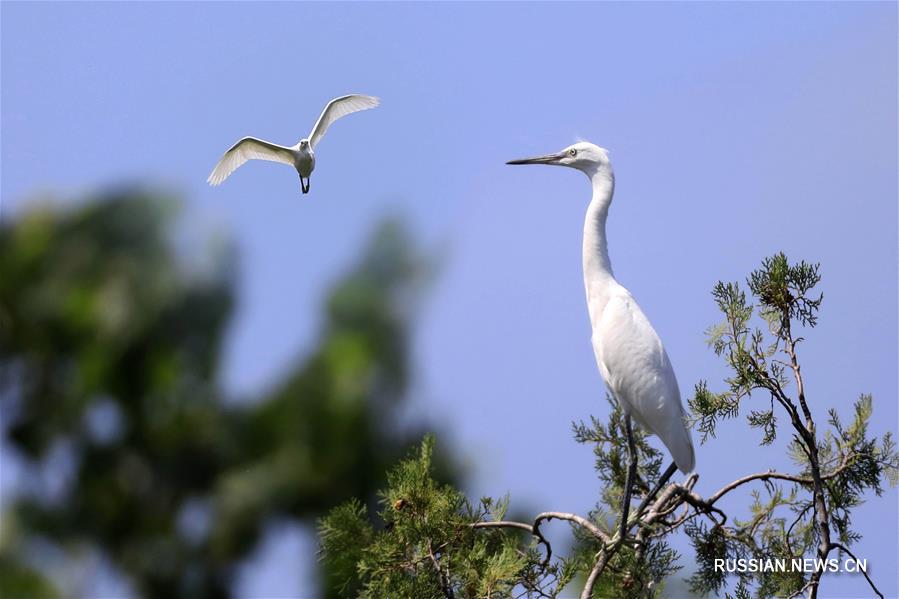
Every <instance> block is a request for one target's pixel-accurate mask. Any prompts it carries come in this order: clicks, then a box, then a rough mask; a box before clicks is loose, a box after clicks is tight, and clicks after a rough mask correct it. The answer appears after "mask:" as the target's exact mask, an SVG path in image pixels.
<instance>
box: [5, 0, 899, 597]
mask: <svg viewBox="0 0 899 599" xmlns="http://www.w3.org/2000/svg"><path fill="white" fill-rule="evenodd" d="M896 22H897V6H896V4H895V3H886V2H885V3H867V4H864V3H848V2H847V3H836V2H834V3H789V4H773V3H726V4H725V3H717V4H713V3H680V4H656V3H636V4H546V3H531V4H506V3H502V4H480V3H469V4H374V3H372V4H368V3H366V4H289V3H278V4H261V5H260V4H248V3H225V4H223V3H191V4H174V3H172V4H169V3H139V4H131V3H127V4H124V3H123V4H106V3H102V4H59V3H54V4H30V3H29V4H25V3H9V2H4V3H3V4H2V38H3V41H2V83H3V85H2V92H0V101H2V187H0V191H2V195H0V198H2V206H0V216H2V218H10V216H11V215H14V214H16V213H17V212H19V211H21V210H22V209H24V208H25V207H27V205H28V203H29V202H30V201H33V198H35V197H37V195H38V194H40V193H42V192H50V193H52V194H54V195H57V196H59V197H61V198H63V201H74V200H76V199H77V198H78V197H80V196H81V194H82V193H83V192H87V191H90V190H93V189H97V188H100V187H102V186H105V185H108V184H113V183H121V182H131V181H148V182H153V183H154V184H162V185H166V186H170V187H171V188H174V189H175V190H177V191H179V192H181V193H183V194H184V195H185V197H186V198H187V199H188V208H187V215H188V220H189V221H190V223H189V224H190V227H191V229H190V230H191V231H194V232H198V231H199V232H205V233H208V232H210V231H221V232H225V233H228V234H230V235H233V237H234V238H235V239H236V241H237V243H238V245H239V249H240V251H241V269H240V272H241V276H240V301H239V307H238V312H237V321H236V323H235V326H234V328H233V331H232V333H231V336H230V340H229V344H228V354H227V359H226V365H227V375H226V380H225V383H226V384H227V385H228V387H229V388H230V389H232V390H233V391H234V392H235V393H238V394H241V393H252V392H254V391H256V390H259V389H261V388H264V387H265V386H266V385H267V384H271V383H272V382H273V380H275V378H276V377H277V376H278V374H279V373H281V372H283V370H284V368H285V367H286V365H287V364H288V363H290V361H291V360H293V359H294V358H295V357H296V356H297V355H298V354H302V352H303V351H304V349H305V348H307V347H309V345H310V344H311V343H312V342H313V341H314V339H315V334H316V331H317V326H318V324H319V322H318V320H317V319H318V314H319V309H318V307H319V305H320V302H321V300H322V297H323V293H324V292H325V291H326V289H327V287H328V285H329V284H330V283H331V282H332V281H333V280H334V279H335V278H336V277H337V276H338V275H339V273H340V272H342V269H343V268H345V267H346V266H347V265H348V264H349V263H350V262H351V261H352V260H353V259H354V257H355V256H356V255H357V253H358V251H359V249H360V247H361V245H362V244H363V243H364V242H365V240H366V239H367V237H368V234H369V232H370V231H371V229H372V227H373V225H374V223H376V222H377V221H378V220H379V219H380V218H381V216H382V215H384V214H385V213H393V214H400V215H402V216H404V217H405V218H406V219H407V221H408V222H409V224H410V225H411V227H412V228H413V230H414V231H415V234H416V237H417V239H418V240H420V242H421V243H422V244H424V245H425V246H427V247H432V248H439V249H440V251H442V252H444V253H445V256H446V258H445V261H444V266H443V270H442V273H441V276H440V278H439V279H438V280H437V282H436V283H435V285H434V287H433V288H432V290H431V293H430V295H429V296H428V298H427V301H426V303H425V305H424V308H423V310H422V312H421V314H420V315H419V318H418V327H417V333H416V346H415V347H416V365H417V368H418V370H417V372H418V376H417V380H416V384H415V386H416V392H415V393H414V398H415V399H414V402H415V403H414V406H413V407H412V412H413V413H414V415H416V416H418V417H422V418H427V419H430V420H431V421H433V422H435V423H440V424H441V426H442V427H444V428H446V429H448V431H449V432H450V436H449V438H446V439H445V441H444V442H448V443H452V444H453V445H454V446H455V447H456V448H457V449H458V450H459V451H460V452H461V453H462V455H464V456H466V458H467V459H468V461H469V463H470V465H471V467H472V472H473V477H472V480H471V484H470V486H469V491H470V493H471V494H472V496H475V497H477V496H480V495H484V494H489V495H501V494H504V493H506V492H507V491H508V492H510V493H511V494H512V497H513V507H514V506H515V505H518V506H520V507H521V508H522V509H564V510H571V511H580V512H584V511H586V510H587V509H589V507H590V506H592V504H593V503H594V501H595V497H596V495H597V493H598V490H599V486H598V482H597V481H596V479H595V478H594V477H593V476H592V474H591V467H592V456H591V454H590V451H589V448H585V447H581V446H578V445H576V444H575V443H574V442H573V441H572V440H571V436H570V423H571V421H572V420H574V419H581V418H586V417H588V416H589V415H590V414H591V413H592V414H598V415H600V416H602V415H604V414H605V413H606V405H605V403H604V402H603V400H602V398H603V394H604V391H603V386H602V381H601V379H600V377H599V374H598V372H597V370H596V366H595V363H594V359H593V355H592V350H591V346H590V330H589V321H588V318H587V312H586V307H585V304H584V292H583V286H582V275H581V265H580V255H581V254H580V252H581V232H582V222H583V215H584V210H585V208H586V205H587V202H588V201H589V194H590V189H589V186H588V184H587V181H586V179H585V178H584V177H583V176H582V175H580V174H579V173H576V172H574V171H568V170H564V169H549V168H538V167H532V168H527V169H525V168H522V167H515V168H513V167H507V166H505V165H504V162H505V161H506V160H509V159H511V158H517V157H522V156H528V155H533V154H536V153H543V152H547V151H553V150H557V149H560V148H562V147H564V146H566V145H568V144H570V143H572V142H573V141H574V140H576V139H578V138H584V139H588V140H590V141H593V142H595V143H597V144H599V145H601V146H604V147H606V148H608V149H609V150H610V151H611V157H612V161H613V164H614V166H615V171H616V175H617V185H616V195H615V200H614V203H613V205H612V209H611V216H610V220H609V237H610V250H611V257H612V262H613V266H614V268H615V272H616V274H617V275H618V278H619V280H620V281H621V282H622V283H623V284H625V285H626V286H627V287H628V288H629V289H630V290H631V291H632V292H633V293H634V295H635V296H636V298H637V299H638V301H639V302H640V304H641V305H642V307H643V309H644V311H645V312H646V313H647V314H648V316H649V318H650V320H651V321H652V322H653V324H654V326H655V327H656V329H657V330H658V332H659V334H660V335H661V337H662V339H663V340H664V342H665V345H666V347H667V350H668V353H669V355H670V356H671V360H672V362H673V364H674V366H675V370H676V372H677V376H678V379H679V381H680V386H681V389H682V392H683V394H684V395H685V398H686V396H688V395H689V393H690V392H691V390H692V387H693V384H694V383H695V382H696V381H697V380H699V379H701V378H704V379H708V380H709V381H710V384H711V386H712V387H713V388H715V387H719V386H720V385H719V384H718V382H719V381H720V380H721V378H722V376H723V375H724V373H725V371H724V369H723V368H722V366H721V364H720V363H719V361H718V360H717V358H716V357H715V356H714V355H713V354H712V352H711V351H710V350H708V349H707V347H706V346H705V341H704V335H703V331H704V330H705V328H706V327H707V326H708V325H710V324H712V323H714V322H717V321H718V314H717V313H716V311H715V307H714V305H713V302H712V300H711V297H710V295H709V290H710V289H711V287H712V285H713V284H714V283H715V281H717V280H718V279H728V280H734V279H742V278H743V277H744V276H745V275H746V274H747V273H748V272H749V270H751V269H753V268H755V267H756V266H757V265H758V263H759V262H760V260H761V258H762V257H764V256H766V255H770V254H772V253H774V252H775V251H778V250H783V251H785V252H786V253H787V254H788V255H789V256H790V257H791V258H794V259H800V258H801V259H806V260H810V261H820V262H821V263H822V273H823V276H824V281H823V284H822V290H823V292H824V296H825V302H824V305H823V313H822V316H821V322H820V325H819V326H818V327H817V328H816V329H815V330H813V331H809V332H808V334H807V335H806V337H807V341H806V343H805V344H804V346H803V347H802V354H801V359H802V360H803V363H804V373H805V375H806V377H807V385H808V395H809V398H810V401H811V402H812V404H813V410H814V411H815V413H816V414H817V415H818V416H819V418H820V419H821V420H822V422H823V416H824V414H825V412H826V408H828V407H831V406H834V407H836V408H837V409H838V410H840V412H841V413H842V414H846V415H848V414H849V412H850V410H851V402H852V401H853V400H854V399H855V398H856V397H857V396H858V394H859V393H861V392H870V393H873V395H874V397H875V422H874V424H873V427H872V428H873V431H874V432H875V433H883V432H885V431H887V430H893V431H896V430H897V428H899V426H897V408H896V399H897V381H896V363H897V350H896V346H897V338H896V330H897V326H896V325H897V322H896V306H897V260H896V248H897V234H896V231H897V208H896V206H897V150H896V133H897V58H896V56H897V46H896V44H897V26H896ZM349 92H360V93H368V94H373V95H377V96H380V97H381V99H382V106H381V107H380V108H378V109H377V110H375V111H370V112H366V113H362V114H359V115H353V116H351V117H348V118H347V119H346V120H345V121H341V122H339V123H338V124H336V125H335V126H334V127H333V128H332V129H331V130H330V131H329V132H328V135H327V137H326V138H325V140H324V141H323V142H322V143H321V144H320V146H319V148H318V150H317V158H318V163H317V166H316V171H315V174H314V175H313V177H312V191H311V193H310V194H309V195H306V196H300V193H299V188H298V181H297V177H296V175H295V174H294V173H293V172H291V171H290V170H289V169H286V168H284V167H282V166H278V165H273V164H266V163H253V164H249V165H247V166H244V167H243V168H241V169H240V170H239V171H238V172H237V173H235V174H234V175H233V176H232V177H231V178H230V179H229V180H228V181H227V182H226V183H225V184H224V185H222V186H221V187H219V188H215V189H213V188H209V187H208V186H207V185H206V183H205V178H206V176H207V174H208V173H209V171H210V170H211V168H212V166H213V165H214V164H215V162H216V160H217V159H218V158H219V156H220V154H221V153H222V152H223V151H224V150H225V149H227V148H228V147H229V145H230V144H231V143H233V142H234V141H235V140H237V139H238V138H240V137H242V136H244V135H255V136H259V137H262V138H264V139H269V140H272V141H275V142H280V143H285V144H288V143H289V144H292V143H294V142H295V141H296V140H297V139H299V138H300V137H303V136H305V135H306V134H307V133H308V131H309V129H310V128H311V126H312V124H313V122H314V120H315V117H316V116H317V115H318V112H319V110H320V109H321V107H322V106H323V105H324V103H325V102H326V101H327V100H328V99H330V98H331V97H333V96H336V95H340V94H344V93H349ZM784 437H786V435H784ZM758 440H759V436H758V434H757V433H756V432H754V431H748V427H746V425H745V421H743V420H739V421H735V422H732V423H728V424H726V425H725V426H724V427H723V429H722V434H721V435H720V436H719V439H718V440H716V441H712V442H711V443H709V444H707V445H705V446H701V447H698V448H697V464H698V471H699V472H700V474H701V478H700V483H699V486H698V489H699V491H700V492H702V493H704V494H706V493H709V492H711V491H713V490H715V489H717V488H718V487H720V486H721V485H722V484H724V483H726V482H729V481H730V480H732V479H733V478H734V476H735V473H749V472H755V471H760V470H765V469H767V468H771V467H777V468H786V467H788V465H787V464H786V463H785V460H784V458H782V457H781V456H782V454H783V444H782V443H777V444H776V445H775V446H774V447H771V448H763V449H759V448H758ZM3 463H5V464H7V468H6V470H7V471H9V470H10V469H11V466H10V465H9V463H8V461H4V462H3ZM2 480H3V481H4V483H5V484H9V481H10V480H13V481H14V480H15V478H14V476H12V475H9V474H7V475H5V476H4V477H3V479H2ZM738 503H740V504H742V503H743V501H742V500H741V501H740V502H738ZM896 513H897V492H896V491H895V490H890V491H888V492H887V493H886V494H885V495H884V496H883V497H881V498H873V497H872V498H871V500H870V501H869V503H868V504H866V505H865V506H864V507H863V508H861V509H859V510H858V512H857V516H856V524H857V525H858V528H859V529H860V530H861V531H862V532H864V533H866V538H865V539H864V540H863V541H862V542H861V543H860V544H859V545H858V550H857V551H856V553H857V555H859V556H860V557H867V558H868V559H870V560H871V561H872V562H874V563H875V564H876V565H875V566H874V567H875V576H876V577H877V580H878V583H879V584H880V585H881V589H882V590H884V591H885V592H887V594H888V595H896V594H897V592H899V590H897V586H896V585H897V583H896V581H895V580H890V566H889V564H895V563H897V562H899V559H897V530H899V525H897V516H896ZM274 528H275V529H277V530H279V532H277V533H275V535H274V536H273V540H271V542H269V543H267V544H266V545H265V546H264V547H263V548H262V549H261V550H260V554H259V557H258V559H257V561H256V562H255V565H256V566H257V567H255V568H251V569H248V571H249V573H248V574H247V575H246V576H243V577H242V578H241V582H240V588H241V590H242V593H243V594H245V595H251V594H253V595H261V594H265V595H268V596H271V595H280V596H289V595H291V594H297V593H303V592H306V591H305V590H306V589H309V588H310V586H309V584H310V583H309V579H308V576H309V574H308V569H307V568H300V569H299V571H297V568H296V563H297V561H298V558H297V555H296V554H297V553H300V554H302V558H299V561H301V562H302V561H303V560H307V563H309V562H308V560H311V559H312V557H311V554H310V549H311V547H312V546H313V545H312V541H311V540H310V539H309V538H308V536H306V535H305V533H303V532H301V531H298V530H296V529H291V528H286V529H285V528H283V527H274ZM285 530H286V532H285ZM884 531H888V532H889V533H891V534H885V533H884ZM561 532H562V533H563V534H564V530H563V531H561ZM687 555H688V556H689V555H690V554H689V552H688V553H687ZM298 589H299V591H298ZM866 593H867V589H866V587H865V584H864V581H863V580H862V579H861V578H859V577H851V576H845V575H844V576H841V577H833V578H831V579H830V580H828V582H827V585H826V587H825V593H824V595H825V596H828V597H836V596H841V597H842V596H851V595H865V594H866Z"/></svg>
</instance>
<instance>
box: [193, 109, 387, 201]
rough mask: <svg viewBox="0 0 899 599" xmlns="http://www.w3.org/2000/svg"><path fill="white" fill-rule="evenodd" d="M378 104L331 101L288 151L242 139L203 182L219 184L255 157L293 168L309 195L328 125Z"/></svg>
mask: <svg viewBox="0 0 899 599" xmlns="http://www.w3.org/2000/svg"><path fill="white" fill-rule="evenodd" d="M379 103H380V102H379V100H378V98H375V97H373V96H362V95H359V94H350V95H348V96H341V97H339V98H334V99H333V100H331V101H330V102H328V105H327V106H325V109H324V110H322V113H321V116H319V117H318V121H316V122H315V126H314V127H313V128H312V133H310V134H309V137H308V138H306V139H301V140H300V141H299V142H298V143H297V145H295V146H293V147H291V148H288V147H286V146H279V145H278V144H273V143H271V142H268V141H265V140H262V139H257V138H255V137H244V138H243V139H241V140H240V141H238V142H237V143H236V144H234V145H233V146H231V149H230V150H228V151H227V152H225V155H224V156H222V159H221V160H219V162H218V164H216V165H215V168H214V169H212V173H210V174H209V178H208V179H207V180H206V181H207V182H208V183H209V184H210V185H213V186H215V185H218V184H220V183H221V182H222V181H224V180H225V179H227V178H228V175H230V174H231V173H233V172H234V171H236V170H237V169H238V168H239V167H240V166H241V165H242V164H243V163H245V162H246V161H247V160H252V159H254V158H255V159H258V160H270V161H272V162H281V163H284V164H289V165H291V166H293V167H294V168H295V169H297V173H299V174H300V187H301V189H302V190H303V193H309V175H311V174H312V171H313V169H315V152H314V150H315V146H316V144H318V142H319V141H320V140H321V138H322V137H323V136H324V135H325V131H327V130H328V127H330V126H331V123H333V122H334V121H336V120H337V119H339V118H340V117H342V116H346V115H348V114H351V113H353V112H358V111H360V110H368V109H369V108H374V107H375V106H377V105H378V104H379ZM304 179H305V181H304Z"/></svg>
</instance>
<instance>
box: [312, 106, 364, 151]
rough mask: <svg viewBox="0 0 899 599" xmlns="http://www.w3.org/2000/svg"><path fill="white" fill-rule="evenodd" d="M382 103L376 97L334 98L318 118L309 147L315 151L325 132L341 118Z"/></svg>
mask: <svg viewBox="0 0 899 599" xmlns="http://www.w3.org/2000/svg"><path fill="white" fill-rule="evenodd" d="M380 103H381V102H380V100H378V99H377V98H375V97H374V96H362V95H360V94H350V95H349V96H341V97H339V98H334V99H333V100H331V101H330V102H328V105H327V106H325V109H324V110H322V114H321V116H320V117H318V121H316V123H315V127H313V128H312V133H310V134H309V145H311V146H312V147H313V149H314V148H315V144H317V143H318V140H320V139H321V138H322V136H323V135H324V134H325V131H327V130H328V127H330V126H331V123H333V122H334V121H336V120H337V119H339V118H340V117H342V116H346V115H348V114H351V113H353V112H358V111H360V110H368V109H369V108H374V107H375V106H377V105H378V104H380Z"/></svg>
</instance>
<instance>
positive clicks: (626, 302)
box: [507, 142, 695, 538]
mask: <svg viewBox="0 0 899 599" xmlns="http://www.w3.org/2000/svg"><path fill="white" fill-rule="evenodd" d="M507 164H549V165H557V166H567V167H571V168H575V169H578V170H579V171H581V172H582V173H584V174H586V175H587V177H588V178H589V179H590V183H591V184H592V186H593V199H592V200H591V201H590V205H589V207H588V208H587V218H586V220H585V222H584V251H583V261H584V287H585V288H586V292H587V309H588V311H589V312H590V323H591V325H592V327H593V338H592V341H593V352H594V354H595V355H596V363H597V365H598V366H599V372H600V374H601V375H602V378H603V379H604V380H605V382H606V386H607V387H608V388H609V391H610V392H611V393H612V395H613V396H614V397H615V399H616V400H617V401H618V403H619V405H620V406H621V408H622V409H623V410H624V413H625V415H626V416H625V430H626V432H627V437H628V438H627V442H628V451H629V468H628V474H627V482H626V483H625V496H624V505H623V509H622V527H621V538H623V537H624V531H625V522H626V521H627V519H628V515H629V509H630V506H629V503H630V491H631V487H632V485H633V480H634V476H635V474H636V467H637V461H636V460H637V458H636V449H635V447H634V441H633V433H632V431H631V417H633V418H634V419H635V420H636V421H637V423H638V424H639V425H641V426H642V427H643V428H644V429H646V430H648V431H649V432H651V433H655V434H656V435H657V436H658V437H659V438H660V439H661V440H662V442H663V443H664V444H665V447H667V448H668V451H669V452H670V453H671V455H672V457H673V458H674V464H672V465H671V466H670V467H669V468H668V470H667V471H666V473H665V474H664V475H663V478H662V479H660V483H661V482H663V481H667V479H668V478H670V477H671V475H672V474H674V469H675V465H676V467H677V468H679V469H680V470H681V471H682V472H683V473H684V474H686V473H688V472H690V471H691V470H693V467H694V465H695V458H694V454H693V442H692V440H691V438H690V431H689V430H688V429H687V426H686V423H685V422H684V417H685V413H684V407H683V405H682V404H681V398H680V391H679V390H678V387H677V379H676V378H675V376H674V369H673V368H672V367H671V362H670V361H669V360H668V354H667V353H666V352H665V348H664V347H663V346H662V341H661V339H659V336H658V334H657V333H656V332H655V330H654V329H653V328H652V325H651V324H649V319H647V318H646V315H644V314H643V311H642V310H641V309H640V306H639V305H637V302H636V300H634V297H633V296H632V295H631V294H630V292H629V291H628V290H627V289H625V288H624V287H623V286H622V285H621V284H620V283H618V281H617V280H615V275H614V274H613V273H612V265H611V262H610V261H609V250H608V244H607V242H606V218H607V217H608V215H609V205H610V204H611V203H612V193H613V192H614V189H615V174H614V173H613V172H612V165H611V163H610V162H609V154H608V152H607V151H606V150H604V149H603V148H600V147H599V146H596V145H593V144H592V143H588V142H580V143H576V144H574V145H573V146H569V147H567V148H565V149H564V150H562V151H561V152H557V153H555V154H548V155H546V156H539V157H536V158H526V159H523V160H512V161H510V162H508V163H507ZM659 486H660V485H657V489H658V487H659Z"/></svg>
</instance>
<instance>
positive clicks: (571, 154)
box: [568, 148, 577, 158]
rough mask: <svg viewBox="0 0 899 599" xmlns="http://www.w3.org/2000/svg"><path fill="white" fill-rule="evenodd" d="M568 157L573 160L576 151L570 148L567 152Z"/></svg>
mask: <svg viewBox="0 0 899 599" xmlns="http://www.w3.org/2000/svg"><path fill="white" fill-rule="evenodd" d="M568 155H569V156H571V157H572V158H574V157H575V156H577V150H575V149H574V148H571V149H570V150H568Z"/></svg>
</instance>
